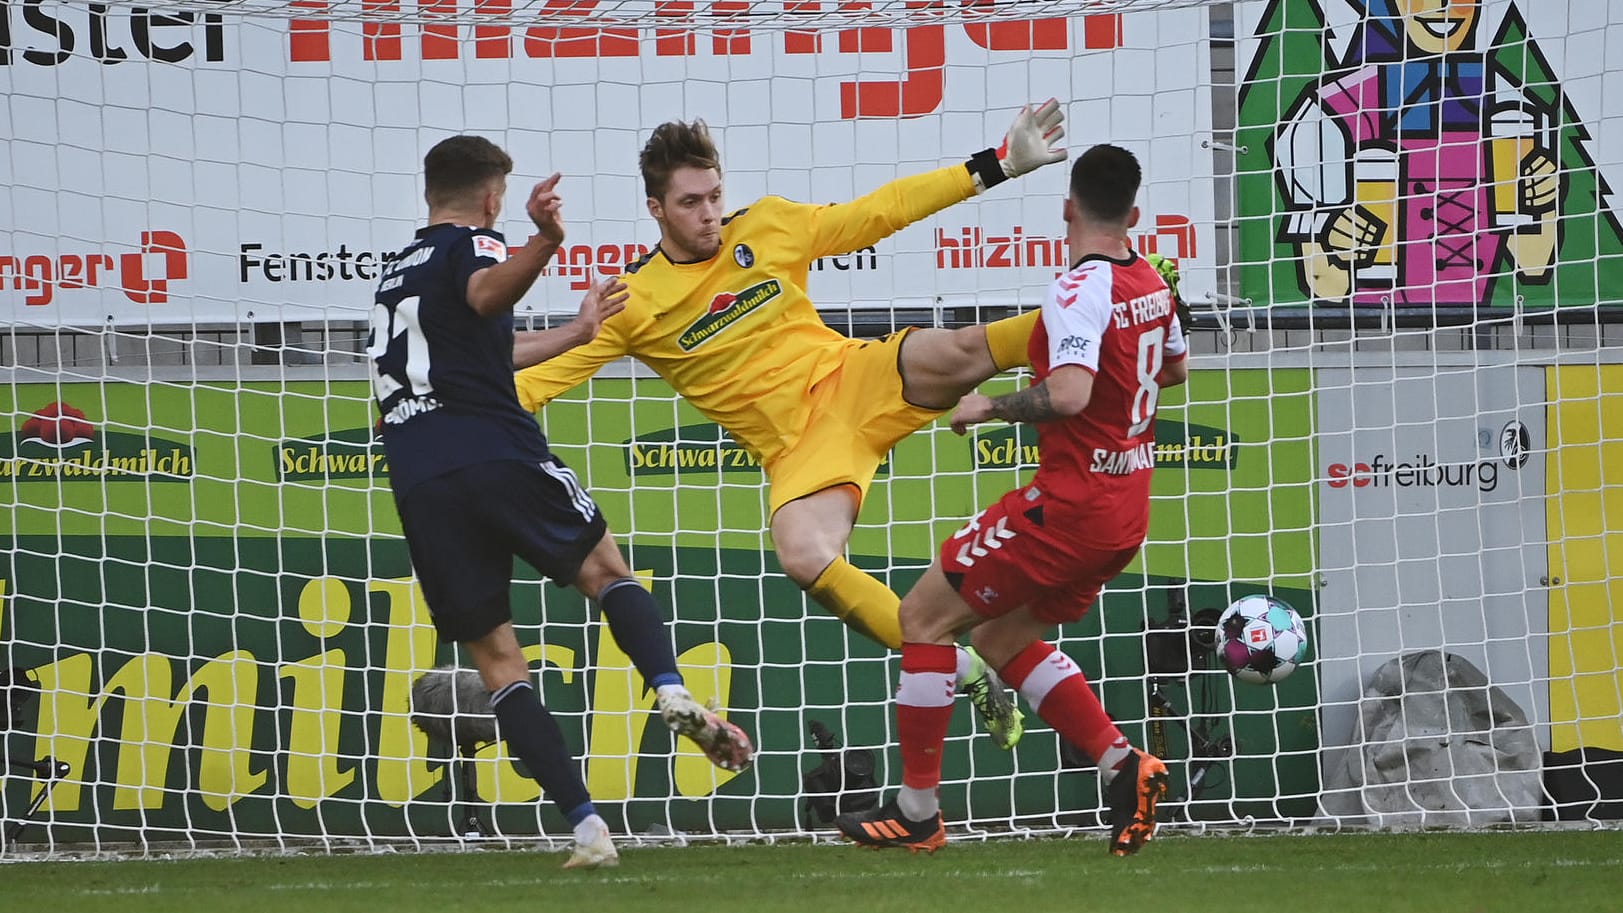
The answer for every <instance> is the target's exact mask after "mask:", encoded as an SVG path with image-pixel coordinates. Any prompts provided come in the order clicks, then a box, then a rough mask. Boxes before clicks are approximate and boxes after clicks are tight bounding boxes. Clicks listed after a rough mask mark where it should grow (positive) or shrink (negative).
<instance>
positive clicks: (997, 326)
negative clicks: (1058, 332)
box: [986, 310, 1043, 371]
mask: <svg viewBox="0 0 1623 913" xmlns="http://www.w3.org/2000/svg"><path fill="white" fill-rule="evenodd" d="M1042 313H1043V312H1042V311H1041V310H1034V311H1027V312H1026V313H1024V314H1019V315H1016V316H1014V317H1005V318H1003V319H1002V320H998V321H994V322H992V323H989V324H987V325H986V347H987V348H989V349H991V350H992V364H995V365H997V369H998V370H999V371H1007V370H1009V369H1010V368H1023V367H1026V366H1028V365H1030V364H1031V356H1029V355H1027V354H1026V344H1027V343H1029V342H1031V331H1032V330H1033V329H1035V328H1036V326H1037V319H1038V318H1039V317H1041V316H1042Z"/></svg>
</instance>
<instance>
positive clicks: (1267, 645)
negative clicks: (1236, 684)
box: [1217, 595, 1307, 685]
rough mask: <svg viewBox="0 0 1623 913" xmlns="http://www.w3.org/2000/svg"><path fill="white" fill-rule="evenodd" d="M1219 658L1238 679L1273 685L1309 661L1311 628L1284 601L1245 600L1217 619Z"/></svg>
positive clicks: (1273, 599)
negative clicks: (1305, 661) (1308, 648)
mask: <svg viewBox="0 0 1623 913" xmlns="http://www.w3.org/2000/svg"><path fill="white" fill-rule="evenodd" d="M1217 656H1218V658H1219V659H1220V660H1222V662H1223V668H1225V669H1227V670H1228V671H1229V673H1230V674H1231V675H1233V676H1234V677H1235V678H1237V679H1239V680H1241V681H1244V682H1250V683H1252V684H1254V685H1272V684H1275V683H1276V682H1280V681H1283V680H1284V679H1285V677H1286V676H1288V675H1290V674H1291V673H1292V672H1294V671H1296V667H1297V666H1298V665H1300V664H1301V662H1302V660H1303V659H1305V658H1306V657H1307V626H1306V625H1305V624H1304V623H1303V622H1302V616H1301V615H1299V614H1297V612H1296V610H1295V609H1293V608H1291V607H1290V605H1289V604H1287V603H1286V602H1285V601H1284V600H1282V599H1276V598H1274V597H1273V596H1260V595H1258V596H1244V597H1241V598H1240V599H1238V600H1236V601H1235V602H1234V603H1232V604H1230V605H1229V607H1228V608H1227V609H1225V610H1224V611H1223V614H1222V615H1221V616H1219V617H1218V619H1217Z"/></svg>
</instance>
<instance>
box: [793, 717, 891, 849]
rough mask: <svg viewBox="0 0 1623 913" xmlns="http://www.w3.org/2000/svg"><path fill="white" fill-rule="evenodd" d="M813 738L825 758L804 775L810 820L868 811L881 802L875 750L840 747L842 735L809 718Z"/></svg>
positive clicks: (825, 821)
mask: <svg viewBox="0 0 1623 913" xmlns="http://www.w3.org/2000/svg"><path fill="white" fill-rule="evenodd" d="M807 728H808V729H810V730H811V736H812V740H813V741H815V742H816V743H817V749H818V751H821V752H822V753H823V760H822V762H821V763H819V764H818V765H817V766H816V767H813V768H812V769H811V770H808V771H806V773H805V775H804V776H803V777H801V780H800V782H801V787H802V790H803V792H804V793H805V794H806V824H807V826H808V827H809V826H811V824H812V820H811V818H812V815H814V814H815V815H816V816H817V818H818V820H819V821H821V822H822V823H824V824H828V823H829V822H831V821H833V820H834V818H835V817H836V816H838V815H843V814H847V813H849V812H861V811H867V810H868V809H870V808H873V807H874V806H876V805H878V804H879V783H878V782H877V781H875V780H874V777H873V773H874V758H873V752H872V751H870V750H868V749H866V748H847V749H845V750H844V751H841V750H840V742H839V739H838V738H837V737H836V736H835V735H834V733H832V732H830V731H829V729H828V727H827V726H824V725H823V724H822V723H821V722H819V721H817V720H809V721H808V722H807Z"/></svg>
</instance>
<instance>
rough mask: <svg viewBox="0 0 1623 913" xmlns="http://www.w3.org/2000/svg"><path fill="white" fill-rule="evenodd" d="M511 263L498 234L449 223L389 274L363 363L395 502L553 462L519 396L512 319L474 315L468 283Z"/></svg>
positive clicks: (403, 255) (427, 232) (427, 233)
mask: <svg viewBox="0 0 1623 913" xmlns="http://www.w3.org/2000/svg"><path fill="white" fill-rule="evenodd" d="M506 258H507V245H506V244H505V243H504V242H503V240H502V236H501V234H500V233H499V232H495V231H491V230H489V229H483V228H471V227H469V226H466V225H451V224H449V223H444V224H439V225H430V226H428V227H427V228H424V229H421V230H419V231H418V232H417V240H416V241H414V242H412V244H411V245H410V246H409V247H407V248H406V249H405V250H403V251H401V252H400V256H399V257H398V258H397V259H396V260H394V261H393V262H392V263H390V264H389V266H388V268H387V269H386V270H385V271H384V273H383V278H382V281H381V282H379V284H378V291H377V296H376V298H375V299H374V304H373V306H372V333H371V335H370V337H368V340H367V347H366V353H367V356H368V357H369V358H370V359H371V361H372V389H373V393H374V394H375V395H376V397H377V401H378V409H379V410H380V411H381V412H382V413H383V422H382V425H383V445H384V449H385V450H386V451H387V452H388V455H389V475H390V477H391V480H392V483H391V484H392V485H393V487H394V491H395V494H396V495H397V496H398V495H402V494H404V493H405V492H406V491H407V490H408V489H409V488H411V487H412V486H413V485H416V484H417V483H419V482H422V481H424V480H425V479H432V478H434V477H435V476H438V475H442V474H444V473H447V472H451V471H452V470H455V469H460V468H462V467H464V466H469V465H472V464H475V463H488V462H493V461H497V460H520V461H524V462H529V463H536V462H539V461H541V460H545V459H546V458H547V457H548V452H547V442H546V439H545V438H543V437H542V436H541V429H540V428H539V427H537V425H536V423H535V418H534V416H532V415H530V414H529V413H528V412H526V411H524V409H523V408H522V407H521V406H519V403H518V396H517V394H516V393H515V392H514V389H513V315H512V314H511V313H504V314H500V315H498V316H495V317H481V316H479V314H478V313H477V312H475V311H474V309H473V308H472V307H470V306H469V305H468V296H467V291H468V277H469V276H472V275H473V274H474V273H475V272H477V271H479V270H481V269H484V268H485V267H488V266H494V265H496V264H497V263H500V262H501V261H502V260H505V259H506Z"/></svg>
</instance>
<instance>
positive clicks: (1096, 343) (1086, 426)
mask: <svg viewBox="0 0 1623 913" xmlns="http://www.w3.org/2000/svg"><path fill="white" fill-rule="evenodd" d="M1028 351H1029V354H1030V356H1031V367H1032V370H1033V371H1034V372H1036V377H1035V379H1034V380H1033V383H1041V382H1042V381H1043V380H1044V379H1045V378H1047V377H1048V375H1049V374H1050V373H1052V372H1053V371H1054V369H1055V368H1058V367H1060V366H1062V365H1079V366H1081V367H1082V368H1083V369H1085V370H1086V371H1088V372H1089V373H1091V374H1092V375H1093V396H1092V398H1091V399H1089V400H1088V406H1087V408H1086V409H1083V410H1082V412H1081V413H1080V414H1079V415H1075V416H1072V417H1071V418H1067V419H1060V420H1058V421H1053V422H1043V423H1041V424H1039V425H1038V426H1037V443H1038V448H1039V451H1040V453H1041V458H1040V461H1039V463H1038V466H1037V476H1036V478H1034V479H1032V486H1033V487H1035V488H1037V489H1040V490H1041V491H1043V492H1044V493H1047V494H1050V495H1052V496H1053V497H1054V498H1056V499H1059V500H1061V501H1065V502H1069V504H1070V505H1071V506H1072V507H1074V508H1076V509H1077V510H1078V511H1080V512H1081V514H1084V515H1085V516H1079V517H1078V519H1079V520H1082V521H1083V522H1081V523H1078V524H1077V525H1075V526H1074V527H1073V529H1074V534H1073V535H1072V538H1074V541H1076V542H1078V543H1079V544H1085V545H1089V546H1092V547H1095V548H1132V547H1136V546H1137V545H1138V544H1139V543H1140V542H1142V541H1144V535H1145V533H1146V531H1147V530H1148V528H1149V521H1150V473H1151V471H1152V470H1153V469H1154V468H1155V407H1156V403H1157V401H1158V400H1159V398H1160V392H1161V388H1160V385H1159V384H1157V383H1156V378H1157V377H1158V376H1159V375H1160V373H1161V368H1162V367H1163V366H1164V365H1166V364H1169V363H1172V362H1176V361H1178V360H1179V359H1182V358H1184V357H1186V356H1187V354H1188V351H1189V350H1188V347H1187V346H1186V345H1185V343H1184V338H1183V330H1182V329H1181V328H1180V327H1179V326H1178V318H1177V316H1176V314H1175V313H1174V311H1173V308H1172V292H1171V291H1170V290H1169V289H1168V288H1167V284H1166V282H1165V281H1163V280H1162V278H1161V274H1160V273H1158V272H1156V271H1155V268H1154V267H1153V266H1150V264H1149V263H1148V262H1147V261H1145V260H1144V258H1142V257H1140V256H1138V255H1137V254H1130V255H1129V257H1128V259H1126V260H1114V259H1111V258H1109V257H1103V256H1099V255H1092V254H1090V255H1089V256H1086V257H1083V258H1082V260H1081V262H1079V263H1078V264H1077V265H1076V267H1075V268H1074V269H1072V270H1071V271H1070V272H1068V273H1065V274H1064V275H1062V276H1060V277H1059V278H1058V279H1055V280H1054V283H1053V284H1052V285H1051V286H1049V288H1048V296H1047V298H1046V299H1044V301H1043V311H1042V320H1041V321H1039V322H1038V323H1037V326H1036V328H1035V329H1034V330H1033V331H1032V334H1031V342H1030V344H1029V346H1028Z"/></svg>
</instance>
